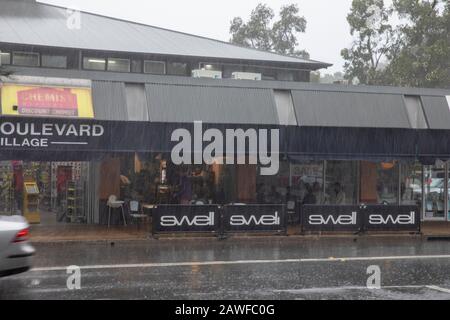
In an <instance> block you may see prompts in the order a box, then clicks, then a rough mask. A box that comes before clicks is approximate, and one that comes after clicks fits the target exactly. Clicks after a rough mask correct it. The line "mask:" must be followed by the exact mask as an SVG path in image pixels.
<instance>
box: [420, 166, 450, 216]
mask: <svg viewBox="0 0 450 320" xmlns="http://www.w3.org/2000/svg"><path fill="white" fill-rule="evenodd" d="M446 168H447V165H446V164H440V165H434V166H424V183H423V188H424V206H425V208H424V220H428V221H430V220H431V221H433V220H437V221H443V220H446V218H447V215H446V212H447V209H446V207H448V198H449V195H448V172H447V170H446Z"/></svg>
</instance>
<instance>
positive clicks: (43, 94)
mask: <svg viewBox="0 0 450 320" xmlns="http://www.w3.org/2000/svg"><path fill="white" fill-rule="evenodd" d="M1 105H2V114H3V115H14V116H33V117H58V118H88V119H92V118H94V109H93V106H92V95H91V89H90V88H72V87H42V86H27V85H16V84H3V85H2V87H1Z"/></svg>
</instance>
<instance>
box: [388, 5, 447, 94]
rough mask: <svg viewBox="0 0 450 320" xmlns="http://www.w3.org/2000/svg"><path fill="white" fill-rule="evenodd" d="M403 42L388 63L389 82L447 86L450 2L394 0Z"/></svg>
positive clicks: (423, 85)
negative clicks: (390, 79) (403, 22)
mask: <svg viewBox="0 0 450 320" xmlns="http://www.w3.org/2000/svg"><path fill="white" fill-rule="evenodd" d="M394 8H395V10H396V11H397V12H398V13H399V15H400V17H402V18H403V19H405V20H406V21H407V22H408V23H405V24H402V25H401V26H400V28H399V32H400V33H401V34H402V38H403V44H404V45H403V46H402V48H401V50H399V52H398V54H397V55H396V56H395V57H393V59H392V61H391V64H390V66H389V73H390V75H391V78H392V83H393V84H395V85H406V86H417V87H450V3H449V2H447V1H443V0H441V1H439V0H434V1H418V0H395V1H394Z"/></svg>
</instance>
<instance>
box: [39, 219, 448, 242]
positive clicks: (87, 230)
mask: <svg viewBox="0 0 450 320" xmlns="http://www.w3.org/2000/svg"><path fill="white" fill-rule="evenodd" d="M150 230H151V226H149V225H142V226H140V227H139V228H138V227H137V226H135V225H130V226H127V227H124V226H116V227H111V228H108V227H107V226H99V225H90V226H88V225H62V226H61V225H60V226H32V227H31V241H32V242H36V243H40V242H42V243H46V242H84V241H88V242H96V241H131V240H148V239H150V238H151V232H150ZM288 235H289V236H291V237H299V238H318V239H320V238H322V237H323V238H342V237H344V238H345V237H355V235H354V234H349V233H322V234H308V235H301V228H300V227H299V226H292V227H289V228H288ZM204 236H206V237H208V236H209V237H211V235H204ZM253 236H269V237H270V236H275V235H264V234H259V235H250V234H237V235H233V237H236V238H240V237H241V238H242V237H243V238H245V237H253ZM358 236H360V237H399V236H402V237H423V238H430V237H436V238H450V223H443V222H425V223H423V225H422V234H421V235H417V234H411V233H408V232H391V233H371V234H361V235H358ZM193 237H201V235H198V234H196V235H188V234H178V235H164V236H161V238H193Z"/></svg>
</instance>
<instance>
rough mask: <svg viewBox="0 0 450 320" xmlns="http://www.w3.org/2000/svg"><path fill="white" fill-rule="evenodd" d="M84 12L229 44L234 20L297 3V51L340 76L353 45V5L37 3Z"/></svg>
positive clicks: (302, 0) (162, 0)
mask: <svg viewBox="0 0 450 320" xmlns="http://www.w3.org/2000/svg"><path fill="white" fill-rule="evenodd" d="M40 2H47V3H52V4H57V5H61V6H69V7H75V8H77V9H79V10H82V11H88V12H94V13H99V14H102V15H106V16H112V17H117V18H122V19H126V20H131V21H136V22H141V23H145V24H150V25H154V26H158V27H163V28H167V29H172V30H178V31H183V32H187V33H192V34H196V35H201V36H205V37H209V38H214V39H219V40H225V41H228V40H229V39H230V35H229V32H228V29H229V26H230V21H231V19H232V18H233V17H236V16H241V17H243V18H247V17H248V16H249V15H250V12H251V10H252V9H253V8H254V7H256V5H257V4H258V3H260V2H262V3H266V4H268V5H269V6H271V7H272V8H274V9H275V11H278V10H279V8H280V7H281V6H282V5H285V4H290V3H297V4H298V5H299V7H300V11H301V14H302V15H303V16H305V17H306V19H307V21H308V27H307V30H306V34H302V35H300V47H301V49H306V50H307V51H308V52H309V53H310V54H311V59H314V60H320V61H324V62H329V63H333V64H334V66H333V67H332V68H329V69H328V70H329V71H327V72H335V71H341V70H342V65H343V60H342V59H341V56H340V51H341V49H342V48H344V47H347V46H348V45H349V44H350V43H351V37H350V33H349V27H348V24H347V21H346V16H347V14H348V12H349V10H350V6H351V2H352V0H190V1H189V0H145V1H143V0H114V1H111V0H41V1H40Z"/></svg>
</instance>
